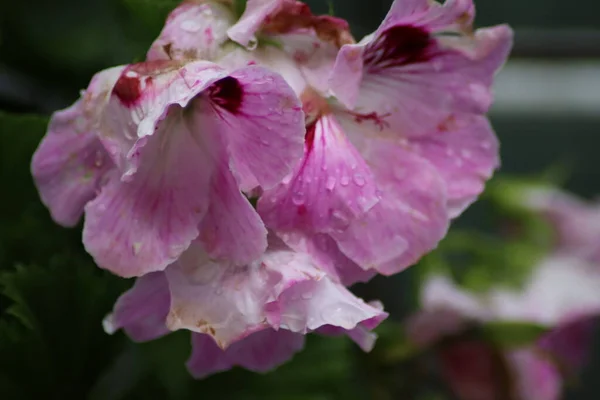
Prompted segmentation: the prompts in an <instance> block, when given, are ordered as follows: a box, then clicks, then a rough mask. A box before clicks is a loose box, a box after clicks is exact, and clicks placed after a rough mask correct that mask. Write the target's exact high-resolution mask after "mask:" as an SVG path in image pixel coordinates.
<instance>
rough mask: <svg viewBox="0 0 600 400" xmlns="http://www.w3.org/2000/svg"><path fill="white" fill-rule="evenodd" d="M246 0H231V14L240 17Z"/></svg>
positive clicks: (244, 8)
mask: <svg viewBox="0 0 600 400" xmlns="http://www.w3.org/2000/svg"><path fill="white" fill-rule="evenodd" d="M247 2H248V0H233V14H234V15H235V17H236V18H240V17H241V16H242V14H243V13H244V11H246V3H247Z"/></svg>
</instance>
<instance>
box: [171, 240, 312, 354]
mask: <svg viewBox="0 0 600 400" xmlns="http://www.w3.org/2000/svg"><path fill="white" fill-rule="evenodd" d="M306 264H307V261H306V257H305V256H302V255H300V254H297V253H293V252H290V251H287V250H277V251H271V252H267V253H265V255H264V256H263V257H262V258H261V259H259V260H257V261H256V262H253V263H250V264H248V265H245V266H241V267H236V266H234V265H231V264H227V263H219V262H216V261H211V260H210V259H209V258H208V257H207V255H206V253H205V252H204V250H202V247H201V246H198V245H196V244H194V245H192V246H191V247H190V249H188V251H186V252H185V253H184V254H183V255H182V256H181V258H180V259H179V260H178V261H177V262H176V263H175V264H174V265H172V266H171V267H169V268H168V269H167V277H168V279H169V286H170V288H171V294H172V301H171V311H170V313H169V317H168V319H167V325H168V326H169V328H170V329H172V330H176V329H182V328H183V329H189V330H192V331H194V332H198V333H206V334H208V335H210V336H212V337H213V338H214V340H215V342H216V343H217V344H218V346H219V347H221V348H226V347H228V346H229V345H231V344H232V343H233V342H236V341H238V340H241V339H243V338H245V337H246V336H248V335H250V334H251V333H253V332H256V331H259V330H262V329H266V328H269V327H270V325H269V323H268V322H267V319H266V315H265V306H266V304H267V303H269V302H272V301H275V300H276V299H277V298H278V297H279V295H280V294H281V293H282V292H283V291H285V290H286V289H287V288H288V287H289V286H292V285H296V284H298V282H302V281H304V280H313V279H321V278H322V277H323V276H324V274H323V273H322V272H321V271H318V270H316V269H314V268H313V269H308V268H307V267H306ZM309 265H310V264H309Z"/></svg>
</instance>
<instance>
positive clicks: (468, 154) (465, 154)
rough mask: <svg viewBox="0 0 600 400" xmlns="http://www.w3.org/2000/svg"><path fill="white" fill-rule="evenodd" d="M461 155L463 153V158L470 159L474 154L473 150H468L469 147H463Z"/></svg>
mask: <svg viewBox="0 0 600 400" xmlns="http://www.w3.org/2000/svg"><path fill="white" fill-rule="evenodd" d="M460 155H461V156H463V158H465V159H467V160H468V159H470V158H471V156H472V154H471V151H470V150H468V149H462V150H461V151H460Z"/></svg>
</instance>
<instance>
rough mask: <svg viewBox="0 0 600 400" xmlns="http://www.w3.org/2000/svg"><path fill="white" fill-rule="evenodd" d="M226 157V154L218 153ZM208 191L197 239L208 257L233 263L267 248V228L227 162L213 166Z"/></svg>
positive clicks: (257, 255)
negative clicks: (204, 214)
mask: <svg viewBox="0 0 600 400" xmlns="http://www.w3.org/2000/svg"><path fill="white" fill-rule="evenodd" d="M221 159H222V160H225V159H226V158H225V156H223V157H221ZM206 190H207V191H208V198H209V203H210V205H209V208H208V212H207V213H206V216H205V217H204V218H203V219H202V222H201V223H200V226H199V230H200V234H199V236H198V240H199V241H200V242H202V244H203V247H204V250H205V251H206V252H207V253H208V254H209V256H210V257H211V258H218V259H227V260H229V261H232V262H234V263H242V264H243V263H246V262H250V261H253V260H255V259H256V258H258V257H260V255H261V254H262V253H263V252H264V250H265V249H266V248H267V229H266V228H265V226H264V224H263V222H262V220H261V219H260V217H259V215H258V214H257V212H256V211H255V210H254V208H253V207H252V205H251V204H250V202H249V201H248V200H247V199H246V197H244V195H242V194H241V193H240V189H239V185H238V183H237V181H236V180H235V178H234V176H233V175H232V173H231V172H230V170H229V169H228V167H227V165H226V164H224V163H221V165H220V166H219V167H218V168H217V169H216V170H215V172H214V174H213V176H212V179H211V181H210V184H209V186H208V187H207V188H206Z"/></svg>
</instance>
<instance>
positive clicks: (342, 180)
mask: <svg viewBox="0 0 600 400" xmlns="http://www.w3.org/2000/svg"><path fill="white" fill-rule="evenodd" d="M349 183H350V177H349V176H346V175H344V176H342V177H341V178H340V185H342V186H348V184H349Z"/></svg>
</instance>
